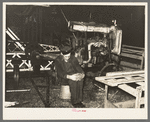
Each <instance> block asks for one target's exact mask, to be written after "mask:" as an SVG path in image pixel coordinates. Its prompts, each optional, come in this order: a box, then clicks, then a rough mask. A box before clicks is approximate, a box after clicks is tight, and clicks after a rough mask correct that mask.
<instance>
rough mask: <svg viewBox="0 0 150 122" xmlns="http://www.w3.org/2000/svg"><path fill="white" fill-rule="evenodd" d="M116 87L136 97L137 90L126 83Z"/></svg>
mask: <svg viewBox="0 0 150 122" xmlns="http://www.w3.org/2000/svg"><path fill="white" fill-rule="evenodd" d="M118 88H120V89H122V90H123V91H125V92H127V93H129V94H131V95H133V96H135V97H136V92H137V90H136V89H135V88H133V87H131V86H129V85H127V84H121V85H118Z"/></svg>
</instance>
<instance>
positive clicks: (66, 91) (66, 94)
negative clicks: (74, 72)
mask: <svg viewBox="0 0 150 122" xmlns="http://www.w3.org/2000/svg"><path fill="white" fill-rule="evenodd" d="M60 98H61V99H71V93H70V87H69V85H61V88H60Z"/></svg>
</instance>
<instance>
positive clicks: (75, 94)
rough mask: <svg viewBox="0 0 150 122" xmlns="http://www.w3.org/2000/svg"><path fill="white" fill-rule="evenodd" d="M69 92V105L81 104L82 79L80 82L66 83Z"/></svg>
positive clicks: (71, 81) (70, 81)
mask: <svg viewBox="0 0 150 122" xmlns="http://www.w3.org/2000/svg"><path fill="white" fill-rule="evenodd" d="M68 83H69V86H70V92H71V103H72V104H76V103H79V102H82V94H83V79H82V80H80V81H73V80H69V81H68Z"/></svg>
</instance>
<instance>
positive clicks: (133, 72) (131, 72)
mask: <svg viewBox="0 0 150 122" xmlns="http://www.w3.org/2000/svg"><path fill="white" fill-rule="evenodd" d="M144 72H145V71H144V70H135V71H117V72H108V73H107V74H106V76H116V75H130V74H138V75H144Z"/></svg>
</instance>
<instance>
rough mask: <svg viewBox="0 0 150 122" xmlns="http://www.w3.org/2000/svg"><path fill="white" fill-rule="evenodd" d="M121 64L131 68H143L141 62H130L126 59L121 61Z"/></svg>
mask: <svg viewBox="0 0 150 122" xmlns="http://www.w3.org/2000/svg"><path fill="white" fill-rule="evenodd" d="M120 65H121V66H126V67H131V68H136V69H141V65H140V64H135V63H130V62H126V61H121V62H120Z"/></svg>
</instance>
